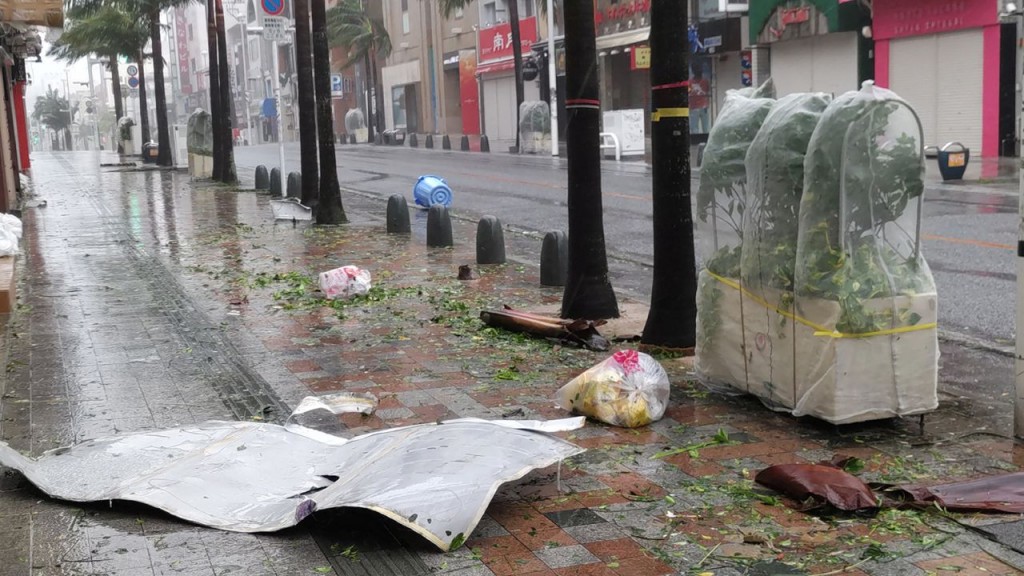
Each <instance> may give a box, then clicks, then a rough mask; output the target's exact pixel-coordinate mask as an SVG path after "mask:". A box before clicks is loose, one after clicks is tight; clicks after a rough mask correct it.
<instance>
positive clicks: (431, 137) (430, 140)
mask: <svg viewBox="0 0 1024 576" xmlns="http://www.w3.org/2000/svg"><path fill="white" fill-rule="evenodd" d="M424 148H427V149H430V150H432V149H433V148H434V135H433V134H427V141H426V142H425V143H424Z"/></svg>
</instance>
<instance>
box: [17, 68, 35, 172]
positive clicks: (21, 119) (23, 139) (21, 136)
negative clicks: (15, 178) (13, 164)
mask: <svg viewBox="0 0 1024 576" xmlns="http://www.w3.org/2000/svg"><path fill="white" fill-rule="evenodd" d="M14 121H15V122H16V123H17V125H18V155H19V156H20V158H19V163H20V164H21V171H22V172H28V169H29V168H31V167H32V163H31V162H30V161H29V157H28V151H29V148H28V117H27V116H25V83H24V82H15V83H14Z"/></svg>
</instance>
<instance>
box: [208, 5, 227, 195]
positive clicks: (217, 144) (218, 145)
mask: <svg viewBox="0 0 1024 576" xmlns="http://www.w3.org/2000/svg"><path fill="white" fill-rule="evenodd" d="M216 2H217V0H206V22H207V24H206V29H207V33H206V40H207V54H209V55H210V62H209V66H208V67H207V70H208V72H209V74H208V77H209V82H208V84H209V86H208V87H207V88H208V90H209V92H210V121H211V123H212V124H213V173H212V174H211V176H212V177H213V179H214V180H217V181H220V180H223V178H224V138H223V136H224V133H223V132H221V129H220V126H221V121H222V120H223V116H224V114H225V112H224V110H223V106H222V101H221V97H220V65H219V61H220V56H218V53H217V50H218V44H217V3H216Z"/></svg>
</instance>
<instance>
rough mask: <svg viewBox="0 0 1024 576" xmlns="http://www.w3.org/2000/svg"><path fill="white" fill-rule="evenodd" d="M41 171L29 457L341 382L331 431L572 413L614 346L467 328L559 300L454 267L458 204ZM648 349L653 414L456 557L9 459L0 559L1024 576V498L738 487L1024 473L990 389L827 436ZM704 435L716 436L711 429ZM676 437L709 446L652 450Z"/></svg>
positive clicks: (16, 362) (507, 501) (377, 530)
mask: <svg viewBox="0 0 1024 576" xmlns="http://www.w3.org/2000/svg"><path fill="white" fill-rule="evenodd" d="M31 188H32V191H33V192H34V194H35V197H34V198H30V199H29V200H28V202H27V203H26V206H27V207H26V209H25V213H24V220H25V232H26V235H25V239H24V241H23V249H24V252H25V254H24V255H23V257H22V258H21V261H20V271H19V276H20V281H19V306H18V309H17V311H16V313H15V314H13V315H12V316H11V318H10V319H9V324H8V330H7V331H6V335H5V338H6V340H5V344H6V346H5V347H4V350H5V353H6V355H7V356H6V358H5V365H6V378H5V380H4V384H3V386H2V387H0V390H2V397H0V438H2V439H3V440H4V441H7V442H9V443H10V444H11V445H12V446H14V447H15V448H17V449H19V450H21V451H23V452H25V453H30V454H39V453H41V452H43V451H45V450H48V449H51V448H55V447H59V446H63V445H67V444H69V443H72V442H74V441H78V440H81V439H85V438H91V437H96V436H104V435H109V434H115V433H123V432H133V431H138V430H145V429H158V428H164V427H171V426H176V425H183V424H191V423H195V422H199V421H203V420H207V419H255V420H268V421H280V420H281V419H283V417H284V416H286V415H287V414H288V412H289V411H290V408H291V407H293V406H295V405H296V404H297V403H298V401H299V400H300V399H301V398H302V397H304V396H306V395H310V394H323V393H329V392H336V391H342V390H347V391H360V392H372V393H373V394H374V395H376V396H377V397H378V398H379V399H380V407H379V409H378V410H377V411H376V413H375V414H373V415H371V416H362V415H343V416H341V417H340V418H339V419H338V421H337V422H334V423H331V424H333V425H336V426H337V429H336V430H334V431H336V432H338V433H342V434H357V433H360V432H364V431H368V430H372V429H377V428H381V427H391V426H399V425H404V424H413V423H423V422H432V421H435V420H438V419H443V418H451V417H461V416H475V417H484V418H556V417H562V416H565V413H564V412H562V411H561V410H560V409H558V408H557V407H555V406H554V404H553V402H552V400H551V396H552V394H553V392H554V391H555V390H556V389H557V388H558V387H559V386H561V385H562V384H563V383H564V382H566V381H568V380H569V379H570V378H572V377H573V376H575V375H576V374H578V373H579V372H580V371H582V370H583V369H585V368H587V367H589V366H590V365H592V364H594V363H596V362H598V361H599V360H601V359H603V357H604V355H603V354H598V353H592V352H587V351H581V350H576V349H572V348H566V347H560V346H553V345H552V344H551V343H549V342H545V341H536V340H530V339H527V338H523V337H520V336H516V335H510V334H506V333H502V332H499V331H496V330H493V329H488V328H485V327H483V326H482V325H481V323H480V322H479V320H478V319H477V315H478V314H479V311H480V310H481V309H482V308H487V307H499V306H501V305H502V304H509V305H512V306H513V307H516V308H524V309H536V308H539V307H551V306H555V305H557V303H558V302H559V300H560V296H561V294H560V291H558V290H554V289H543V288H540V287H539V286H538V277H537V274H538V272H537V269H536V267H534V266H530V265H523V264H516V263H512V264H508V265H504V266H494V267H484V268H482V269H480V270H479V272H480V275H481V278H480V279H479V280H473V281H470V282H460V281H458V280H456V279H455V277H456V270H457V268H458V265H459V264H466V263H471V262H472V260H473V257H474V251H473V250H474V247H473V245H472V238H473V234H474V231H475V226H474V225H473V224H472V222H471V221H462V220H459V221H457V222H456V242H457V246H456V247H455V248H454V249H427V248H425V247H424V241H423V227H424V220H425V219H424V215H423V214H422V213H420V212H416V213H415V214H414V229H415V232H414V234H413V235H412V237H389V236H387V235H386V234H384V231H383V211H384V205H383V202H381V201H380V200H379V199H373V198H368V197H365V196H358V195H347V196H346V198H345V203H346V209H347V210H348V211H349V215H350V218H351V219H352V223H351V224H349V225H346V226H344V227H339V228H314V227H310V226H308V225H305V224H297V225H293V224H292V223H291V222H285V223H277V224H275V223H274V222H272V221H271V220H270V207H269V198H268V197H267V196H265V195H258V194H255V193H253V192H244V191H243V192H238V191H236V190H233V189H230V188H227V187H222V186H217V185H213V184H209V183H201V182H190V180H189V178H188V176H187V175H184V174H182V173H179V172H167V171H156V170H145V171H114V170H110V169H100V168H98V167H97V162H96V157H95V155H90V154H88V153H63V154H62V153H54V154H50V155H43V154H40V155H38V157H37V158H34V180H33V182H32V187H31ZM40 200H46V205H45V206H35V205H36V204H37V203H38V202H39V201H40ZM499 216H502V215H499ZM517 242H518V243H515V244H513V245H516V246H520V245H522V244H523V242H522V241H521V239H520V240H519V241H517ZM537 244H538V245H537V247H536V250H537V251H539V241H538V242H537ZM518 256H519V257H520V259H521V261H526V262H529V261H535V258H536V254H535V253H529V254H518ZM343 264H355V265H359V266H362V267H365V268H368V269H370V270H371V271H372V273H373V275H374V286H375V288H374V290H373V292H372V293H371V295H370V297H369V298H366V299H361V300H359V301H355V302H349V303H344V302H340V303H339V302H336V303H333V304H332V303H328V302H326V301H324V300H322V299H321V298H320V297H319V295H318V293H317V292H316V290H315V287H316V283H315V278H316V273H317V272H319V271H322V270H326V269H329V268H333V267H337V266H340V265H343ZM944 352H946V353H947V354H949V355H950V356H951V357H953V358H955V359H958V360H961V361H963V362H972V361H973V362H978V361H979V360H972V359H971V358H969V357H967V356H965V354H969V353H965V352H963V351H959V350H946V349H944ZM662 360H663V364H664V365H665V367H666V368H667V369H668V370H669V372H670V375H671V376H672V380H673V382H674V387H673V398H672V404H671V407H670V409H669V411H668V413H667V415H666V417H665V418H664V419H663V420H661V421H660V422H657V423H655V424H653V425H651V426H649V427H646V428H641V429H638V430H626V429H618V428H613V427H607V426H603V425H600V424H594V423H589V424H588V425H587V426H586V427H585V428H584V429H582V430H579V431H577V432H575V433H572V434H571V435H568V437H569V438H570V439H571V440H573V441H574V442H576V443H577V444H579V445H581V446H584V447H587V448H588V449H589V450H588V452H586V453H585V454H583V455H581V456H578V457H575V458H573V459H571V460H569V461H566V462H564V463H563V464H562V465H561V466H560V467H559V466H556V467H551V468H549V469H544V470H540V471H538V472H535V473H533V474H531V475H529V476H527V477H526V478H524V479H523V480H522V481H520V482H514V483H511V484H508V485H506V486H505V487H503V488H502V490H500V491H499V493H498V494H497V495H496V497H495V499H494V502H493V503H492V505H491V506H490V508H489V509H488V511H487V514H486V515H485V516H484V518H483V519H482V521H481V523H480V525H479V526H478V528H477V529H476V531H475V532H474V533H473V535H472V537H471V538H470V539H469V541H468V542H467V543H466V545H465V546H464V547H463V548H461V549H459V550H458V551H455V552H452V553H449V554H441V553H438V552H436V551H435V550H434V549H432V548H431V547H430V546H429V545H427V544H426V543H425V542H423V541H422V540H420V539H419V538H418V537H416V536H414V535H411V534H409V533H407V532H405V531H404V530H403V529H401V528H399V527H397V526H395V525H393V524H390V523H389V522H387V521H384V520H381V519H380V518H378V517H377V516H376V515H374V514H372V513H367V512H348V511H340V512H328V513H318V514H316V515H314V516H313V517H312V518H311V519H310V520H308V521H307V522H305V523H304V524H303V525H302V526H300V527H299V528H297V529H293V530H289V531H287V532H284V533H280V534H270V535H259V536H255V535H245V534H233V533H225V532H219V531H215V530H210V529H205V528H201V527H196V526H193V525H190V524H187V523H184V522H181V521H178V520H175V519H174V518H171V517H169V516H167V515H164V514H162V513H159V512H157V511H154V510H152V509H148V508H146V507H144V506H138V505H133V504H127V503H123V502H114V503H110V504H109V505H108V504H87V505H82V504H73V503H62V502H52V501H49V500H48V499H46V498H45V497H44V496H43V495H42V494H41V493H39V492H38V491H36V490H35V489H33V488H32V487H30V486H29V485H27V483H26V482H25V481H24V480H23V479H22V478H21V477H20V476H19V475H17V474H15V473H13V472H11V471H0V575H6V574H12V575H15V574H16V575H22V574H119V575H120V574H147V575H149V574H188V575H193V574H195V575H199V574H204V575H205V574H234V573H245V574H247V576H248V575H256V574H282V575H283V574H324V573H328V574H329V573H335V574H353V575H355V574H432V573H443V574H458V575H465V576H468V575H491V574H495V575H499V576H502V575H509V574H516V575H518V576H527V575H534V574H536V575H541V574H546V575H551V574H584V575H587V574H590V575H600V574H608V575H612V574H619V575H623V576H626V575H629V576H632V575H657V574H703V573H710V574H714V575H729V574H828V573H834V574H838V573H843V574H873V575H885V574H900V575H902V574H907V575H914V574H922V575H923V574H954V573H956V574H993V573H995V574H1000V573H1001V574H1012V573H1018V572H1019V571H1020V570H1021V569H1024V556H1021V555H1019V554H1018V553H1017V552H1015V551H1014V547H1015V545H1014V538H1015V537H1016V538H1017V539H1018V540H1019V539H1020V538H1019V535H1020V534H1021V533H1022V532H1021V529H1020V527H1019V526H1018V524H1017V521H1018V518H1017V517H1005V516H999V517H984V516H973V515H956V516H946V515H943V514H939V513H936V512H916V511H888V512H883V513H881V514H879V515H878V516H877V517H875V518H861V517H847V516H839V517H819V516H813V515H809V514H804V513H800V512H796V511H794V510H792V509H791V507H790V506H788V505H787V504H790V505H791V504H794V503H792V502H786V501H785V499H782V498H777V497H776V496H775V495H773V494H772V493H771V492H769V491H767V490H764V489H761V488H759V487H757V486H756V485H754V484H753V483H752V482H751V478H752V476H753V474H754V473H756V472H757V471H758V470H760V469H761V468H763V467H765V466H766V465H770V464H775V463H781V462H803V461H818V460H822V459H828V458H831V457H832V456H833V455H835V454H847V455H853V456H857V457H859V458H861V459H863V460H864V462H865V464H866V468H865V470H864V471H863V472H862V473H861V476H862V477H863V478H865V479H866V480H879V481H889V482H910V481H915V482H918V481H919V482H937V481H940V480H947V479H959V478H966V477H972V476H976V475H979V474H991V473H995V472H998V471H1010V470H1017V469H1018V463H1019V462H1020V461H1021V457H1022V452H1021V450H1020V449H1019V448H1017V447H1016V446H1015V445H1014V443H1013V442H1012V441H1010V440H1008V439H1006V438H1005V437H1003V436H1005V435H1006V433H1007V432H1008V424H1007V418H1006V414H1005V412H1006V411H1005V410H1002V411H998V410H996V409H995V408H997V407H995V406H987V408H993V410H991V411H989V412H986V413H984V414H982V415H981V416H982V417H979V412H980V408H986V407H985V406H971V409H970V410H969V409H967V407H966V401H965V400H963V398H961V397H960V396H958V395H956V394H953V393H950V392H947V393H946V394H944V396H943V406H942V408H941V409H940V410H939V411H938V412H937V413H936V414H933V415H930V416H929V417H928V418H927V420H926V427H925V429H924V431H923V432H922V431H921V430H919V429H918V426H917V423H916V421H915V422H896V423H892V422H882V423H876V424H872V425H864V426H856V427H843V428H835V427H831V426H825V425H822V424H820V423H816V422H813V421H807V420H796V419H793V418H790V417H788V416H784V415H779V414H775V413H771V412H769V411H768V410H766V409H765V408H763V407H762V406H761V405H760V404H758V403H756V402H754V401H753V400H751V399H749V398H743V397H729V396H725V395H721V394H715V393H709V392H707V391H706V390H704V389H703V388H701V387H699V386H697V385H695V384H691V383H690V382H689V370H688V365H687V363H686V362H685V361H683V360H680V359H672V358H663V359H662ZM997 413H998V416H990V415H989V414H997ZM719 431H722V432H724V433H725V434H727V435H728V438H729V440H730V443H728V444H724V443H716V442H715V440H714V438H715V437H716V435H718V434H719ZM999 434H1002V435H1003V436H1000V435H999ZM719 437H721V436H719ZM688 446H689V447H693V446H702V447H699V448H693V449H692V450H689V451H682V452H681V453H680V454H677V455H675V456H671V457H667V458H654V457H653V456H654V455H655V454H657V453H658V452H661V451H664V450H666V449H673V448H680V447H688ZM993 538H994V539H995V540H998V541H993ZM1000 542H1002V543H1000Z"/></svg>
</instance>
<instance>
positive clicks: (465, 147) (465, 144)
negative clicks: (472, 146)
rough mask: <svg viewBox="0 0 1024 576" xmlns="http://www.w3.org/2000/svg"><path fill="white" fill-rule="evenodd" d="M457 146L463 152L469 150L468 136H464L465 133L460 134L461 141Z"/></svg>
mask: <svg viewBox="0 0 1024 576" xmlns="http://www.w3.org/2000/svg"><path fill="white" fill-rule="evenodd" d="M459 148H461V149H462V151H463V152H469V136H466V135H465V134H463V135H462V142H460V143H459Z"/></svg>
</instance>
